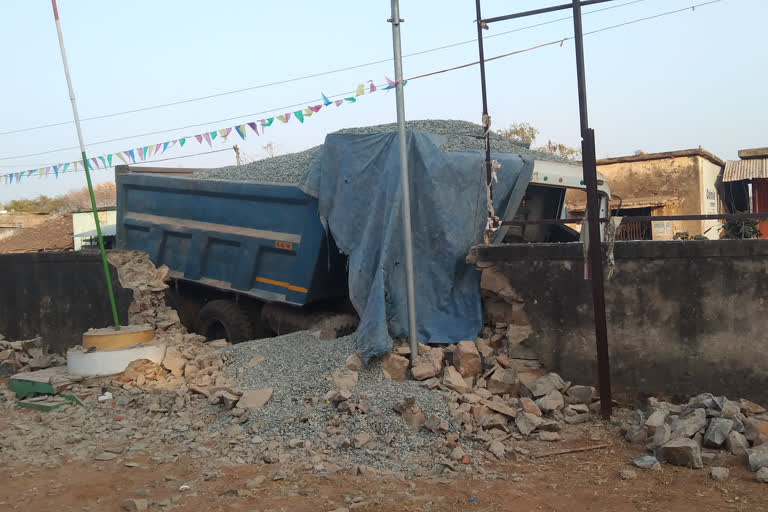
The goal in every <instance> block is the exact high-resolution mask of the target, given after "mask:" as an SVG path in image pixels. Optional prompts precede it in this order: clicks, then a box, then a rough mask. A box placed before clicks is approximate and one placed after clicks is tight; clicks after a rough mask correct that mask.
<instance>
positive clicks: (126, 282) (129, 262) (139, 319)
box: [107, 251, 183, 331]
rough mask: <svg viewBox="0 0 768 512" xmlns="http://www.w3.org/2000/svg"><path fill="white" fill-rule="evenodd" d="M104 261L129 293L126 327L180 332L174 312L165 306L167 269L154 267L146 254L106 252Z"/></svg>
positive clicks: (177, 317) (168, 276)
mask: <svg viewBox="0 0 768 512" xmlns="http://www.w3.org/2000/svg"><path fill="white" fill-rule="evenodd" d="M107 260H109V263H110V264H112V266H114V267H115V268H116V269H117V275H118V279H119V280H120V285H121V286H122V287H123V288H128V289H130V290H132V291H133V301H132V302H131V305H130V306H129V307H128V323H129V324H130V325H142V324H149V325H151V326H152V327H153V328H155V329H160V330H161V331H166V330H171V329H174V328H175V329H177V330H181V329H183V328H181V329H179V328H180V327H181V324H180V323H179V315H178V313H177V312H176V310H175V309H173V308H172V307H170V306H168V305H166V304H165V291H166V290H167V289H168V285H167V284H166V282H167V281H168V279H169V278H170V274H171V271H170V269H169V268H168V267H167V266H165V265H162V266H160V268H155V265H154V264H153V263H152V261H151V260H150V259H149V256H148V255H147V253H145V252H141V251H109V252H108V253H107Z"/></svg>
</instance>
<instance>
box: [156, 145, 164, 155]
mask: <svg viewBox="0 0 768 512" xmlns="http://www.w3.org/2000/svg"><path fill="white" fill-rule="evenodd" d="M162 145H163V143H162V142H161V143H160V144H155V154H157V153H158V152H159V151H160V147H161V146H162Z"/></svg>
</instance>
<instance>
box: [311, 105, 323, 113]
mask: <svg viewBox="0 0 768 512" xmlns="http://www.w3.org/2000/svg"><path fill="white" fill-rule="evenodd" d="M321 108H323V106H322V105H315V106H314V107H309V109H310V110H311V111H312V112H314V113H315V114H317V113H318V112H320V109H321Z"/></svg>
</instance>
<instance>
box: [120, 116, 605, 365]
mask: <svg viewBox="0 0 768 512" xmlns="http://www.w3.org/2000/svg"><path fill="white" fill-rule="evenodd" d="M467 125H469V126H470V127H476V125H471V124H469V123H467ZM477 128H478V129H479V127H477ZM391 135H392V136H391V137H390V136H389V135H387V134H383V135H360V136H357V137H355V136H351V135H329V136H328V138H326V143H325V144H324V146H323V149H322V151H318V150H317V148H314V149H313V150H309V152H305V153H307V155H306V162H304V163H303V164H302V165H303V168H302V170H301V173H299V174H297V176H294V177H293V178H292V179H291V180H285V181H291V182H290V183H265V182H263V180H256V181H254V180H250V179H243V178H242V177H239V175H240V174H242V171H241V170H240V169H242V168H240V167H232V168H226V169H221V170H210V171H199V170H188V171H187V170H181V169H161V168H146V167H144V168H142V167H141V166H130V167H129V166H118V167H117V168H116V182H117V245H118V248H119V249H129V250H140V251H144V252H146V253H147V254H148V255H149V257H150V259H151V260H152V261H153V262H154V263H155V265H157V266H160V265H167V266H168V267H169V268H170V270H171V277H172V285H171V288H170V290H169V294H168V302H169V304H170V305H171V306H173V307H174V308H175V309H176V310H177V311H178V312H179V316H180V318H181V320H182V323H184V324H185V325H186V326H187V327H188V328H190V329H191V330H193V331H195V332H198V333H200V334H203V335H205V336H206V337H208V338H209V339H217V338H227V339H229V340H230V341H232V342H238V341H243V340H248V339H254V338H259V337H267V336H270V335H274V334H281V333H287V332H292V331H296V330H322V331H332V333H333V334H335V335H342V334H345V333H348V332H351V331H353V330H354V329H355V328H356V326H357V325H358V322H360V330H359V331H358V345H359V344H360V339H365V340H366V342H370V343H372V344H375V347H373V346H372V347H368V349H365V348H364V349H362V350H360V351H359V353H360V354H361V356H362V357H365V358H366V359H367V358H368V357H372V356H373V355H376V354H378V353H382V352H383V351H385V349H386V347H385V345H386V341H382V340H385V339H386V340H388V342H389V344H390V346H391V339H390V337H396V336H402V335H403V334H405V333H404V332H403V329H404V328H405V327H404V326H406V325H407V322H405V321H404V311H405V306H404V299H403V296H402V293H403V290H404V288H405V287H404V277H403V271H402V265H401V253H402V250H401V249H402V248H401V247H400V246H399V245H398V244H399V240H401V235H400V234H399V232H398V229H399V228H400V224H399V213H398V212H399V206H398V204H399V203H398V201H399V199H398V194H399V172H398V165H399V164H398V162H399V159H398V157H397V151H396V147H397V145H396V143H395V142H394V141H395V140H396V139H395V137H394V134H391ZM431 137H432V136H431V135H430V137H427V136H426V135H425V134H422V135H418V136H417V135H414V134H413V133H412V132H409V151H410V152H411V153H410V156H409V158H412V160H409V161H411V162H412V163H409V166H411V165H412V166H413V167H412V170H413V174H412V178H411V179H412V180H413V182H414V183H413V184H412V191H413V192H412V208H413V212H414V213H413V219H414V220H413V225H414V253H415V255H416V258H415V266H416V273H417V275H416V277H417V282H416V288H417V308H418V309H419V331H420V332H419V339H420V341H425V342H426V341H433V342H452V338H458V339H457V340H453V341H458V340H459V339H467V337H466V336H470V335H473V334H472V332H471V331H472V330H473V329H474V330H475V333H476V332H477V330H479V328H480V327H482V318H481V315H482V312H481V305H480V297H479V277H478V274H477V273H476V270H475V269H474V268H472V267H470V266H468V265H467V264H466V262H465V261H464V259H465V256H466V254H467V251H468V249H469V248H470V247H471V246H472V245H473V244H476V243H479V242H480V240H481V239H482V232H483V229H484V226H485V222H486V213H485V210H486V206H487V202H486V192H485V181H484V171H483V167H482V156H481V154H480V152H479V151H474V146H471V147H470V149H472V151H467V150H465V149H463V148H459V150H458V151H453V152H452V151H446V150H445V149H444V148H445V146H440V145H439V144H441V142H440V140H443V141H444V140H445V139H435V140H433V139H432V138H431ZM451 140H453V139H451ZM469 140H470V143H471V144H475V145H476V144H482V139H479V138H478V137H474V136H473V137H469ZM411 145H413V148H411ZM393 146H394V147H393ZM512 149H520V151H516V152H515V153H512V152H511V151H510V150H507V151H509V152H505V153H497V154H496V156H495V157H494V158H496V159H498V160H499V161H500V162H501V163H502V167H501V171H500V174H499V183H498V185H496V186H495V188H494V205H495V207H496V211H497V213H498V214H499V216H500V217H502V218H503V219H508V220H511V219H536V218H557V217H561V216H563V215H564V214H565V196H566V190H569V189H572V190H573V189H576V190H578V189H581V190H583V188H584V186H583V184H582V183H581V176H580V175H581V167H580V166H579V165H573V164H572V163H565V162H557V161H552V159H551V158H545V159H541V160H539V158H538V157H537V155H536V154H532V152H530V151H527V150H526V149H525V148H517V147H516V146H514V147H512ZM318 154H319V155H321V156H318V157H316V155H318ZM286 156H288V155H286ZM280 158H281V157H278V158H274V159H269V160H268V161H266V163H265V164H264V165H267V164H269V162H271V161H275V162H277V161H278V160H279V159H280ZM292 158H293V159H288V160H284V162H288V163H292V162H295V161H296V158H295V157H292ZM259 162H265V161H259ZM310 163H311V168H310ZM270 165H271V164H270ZM308 168H309V169H310V170H309V171H307V169H308ZM304 171H307V174H306V175H304ZM201 172H202V175H201ZM205 173H208V174H205ZM504 173H507V174H504ZM278 174H279V173H278V172H277V171H275V172H274V173H273V172H272V170H270V171H269V173H268V176H269V177H270V178H271V177H272V176H273V175H274V176H275V177H277V175H278ZM310 174H311V176H310ZM300 176H304V178H302V179H301V180H300V179H297V177H300ZM307 176H310V178H309V179H307ZM259 181H262V182H259ZM300 181H301V184H300V183H299V182H300ZM308 192H309V193H308ZM600 192H601V197H602V208H601V210H602V211H601V215H604V214H605V213H606V212H605V209H606V208H607V204H608V201H607V197H608V195H609V190H608V187H607V185H606V184H605V183H604V181H602V180H601V182H600ZM318 198H319V199H318ZM321 219H322V220H321ZM578 236H579V235H578V233H576V232H573V231H572V230H569V229H568V228H564V227H562V226H540V225H535V226H529V229H520V228H518V229H502V230H500V232H498V233H497V238H496V241H497V242H500V241H502V239H503V241H505V242H536V241H561V242H565V241H573V240H578ZM377 294H378V296H377ZM372 311H373V313H372ZM358 314H359V316H358Z"/></svg>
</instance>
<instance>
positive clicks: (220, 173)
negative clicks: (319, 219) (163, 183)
mask: <svg viewBox="0 0 768 512" xmlns="http://www.w3.org/2000/svg"><path fill="white" fill-rule="evenodd" d="M406 128H407V129H408V130H414V131H421V132H427V133H433V134H435V135H442V136H444V137H446V141H445V142H444V143H443V145H442V146H440V149H441V150H442V151H445V152H455V151H485V142H484V140H483V138H482V135H483V128H482V126H480V125H479V124H475V123H470V122H468V121H459V120H454V119H424V120H417V121H407V122H406ZM395 131H397V124H394V123H392V124H381V125H377V126H362V127H358V128H345V129H343V130H339V131H337V132H334V133H337V134H346V135H369V134H374V133H390V132H395ZM321 147H322V146H315V147H313V148H310V149H307V150H306V151H300V152H297V153H290V154H287V155H280V156H276V157H274V158H264V159H262V160H257V161H255V162H250V163H248V164H245V165H241V166H229V167H221V168H218V169H207V170H204V171H198V172H195V173H194V174H193V175H192V177H193V178H198V179H212V180H226V181H253V182H262V183H298V182H299V181H300V180H301V178H302V177H303V176H304V173H306V172H307V170H308V169H309V167H310V165H312V161H313V160H314V159H315V156H316V155H317V152H318V151H319V150H320V148H321ZM491 149H492V150H493V151H502V152H507V153H519V154H522V155H529V156H532V157H535V158H536V159H539V160H557V161H560V159H559V158H558V157H556V156H554V155H551V154H548V153H542V152H539V151H533V150H531V149H529V148H528V147H527V146H526V145H524V144H523V143H522V142H521V141H518V140H516V139H513V138H510V137H502V136H501V135H499V134H497V133H495V132H491ZM570 163H573V162H570Z"/></svg>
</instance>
